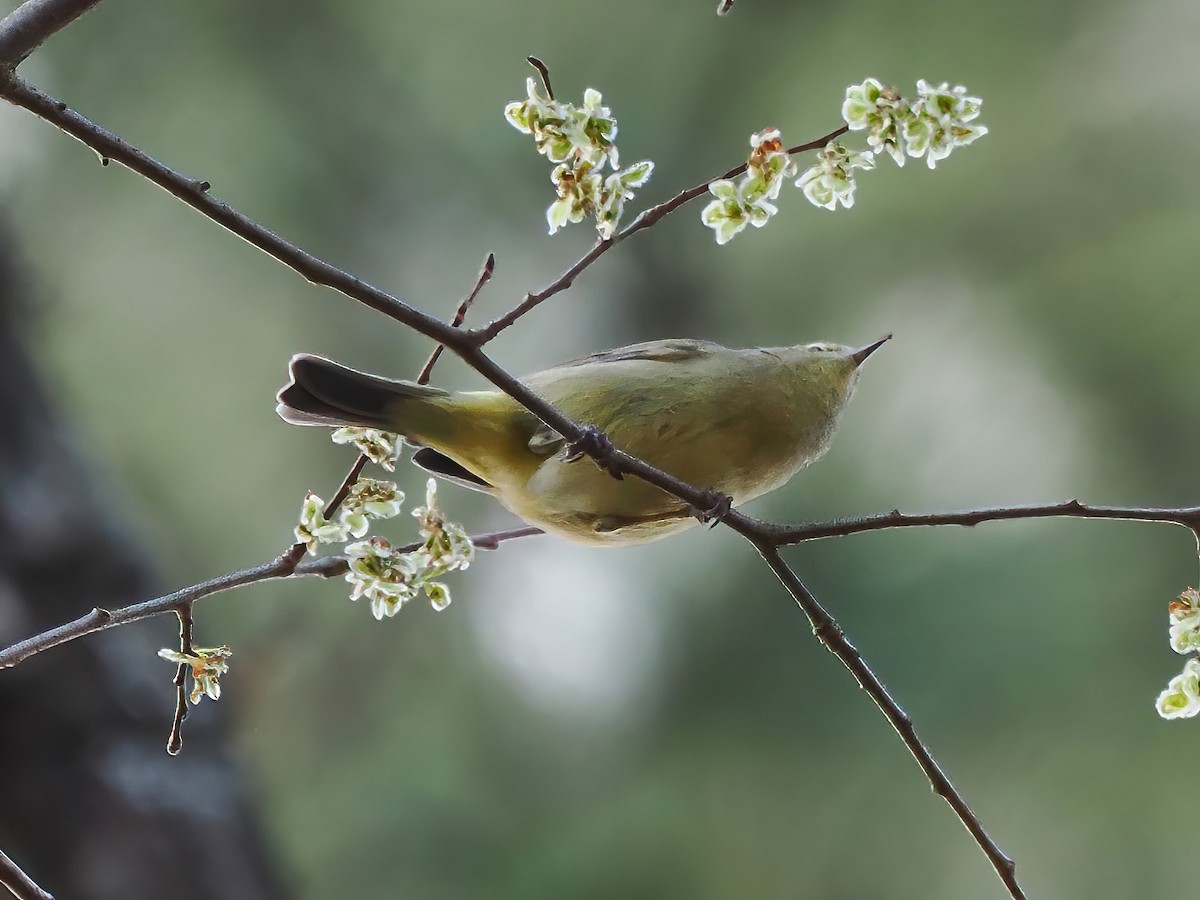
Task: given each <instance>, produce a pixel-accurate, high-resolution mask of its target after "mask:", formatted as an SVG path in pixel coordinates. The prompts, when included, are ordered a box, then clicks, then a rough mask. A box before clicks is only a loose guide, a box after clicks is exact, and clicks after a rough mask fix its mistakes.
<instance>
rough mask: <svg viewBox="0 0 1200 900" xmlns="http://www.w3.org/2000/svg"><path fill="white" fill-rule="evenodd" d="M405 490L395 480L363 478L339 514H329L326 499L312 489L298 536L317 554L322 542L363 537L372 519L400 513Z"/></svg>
mask: <svg viewBox="0 0 1200 900" xmlns="http://www.w3.org/2000/svg"><path fill="white" fill-rule="evenodd" d="M403 505H404V494H403V492H402V491H400V489H399V488H397V487H396V483H395V482H394V481H376V480H375V479H374V478H360V479H358V481H356V482H355V483H354V487H352V488H351V489H350V493H349V494H347V495H346V499H345V501H344V502H343V503H342V506H341V509H340V510H339V511H338V514H337V518H336V519H333V520H332V521H331V520H329V519H326V518H325V512H324V510H325V501H324V500H322V499H321V498H320V497H318V496H317V495H316V494H314V493H313V492H312V491H309V492H308V493H307V494H305V495H304V505H303V506H302V507H301V508H300V523H299V524H298V525H297V526H296V540H297V541H299V542H300V543H302V544H304V545H306V546H307V547H308V552H309V553H311V554H312V555H313V556H316V555H317V552H318V549H319V547H320V545H321V544H340V543H343V542H345V541H348V540H349V539H350V538H351V537H356V538H360V537H362V536H363V535H365V534H366V533H367V531H369V530H370V528H371V525H370V521H371V519H391V518H393V517H395V516H398V515H400V510H401V508H402V507H403Z"/></svg>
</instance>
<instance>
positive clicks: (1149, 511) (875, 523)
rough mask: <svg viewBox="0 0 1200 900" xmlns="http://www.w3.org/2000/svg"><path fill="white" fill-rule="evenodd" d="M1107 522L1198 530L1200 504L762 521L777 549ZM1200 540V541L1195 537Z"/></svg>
mask: <svg viewBox="0 0 1200 900" xmlns="http://www.w3.org/2000/svg"><path fill="white" fill-rule="evenodd" d="M1059 518H1066V519H1111V520H1115V521H1119V522H1165V523H1170V524H1174V525H1182V526H1184V527H1185V528H1189V529H1191V530H1192V532H1193V533H1196V532H1197V530H1198V529H1200V506H1183V507H1176V508H1168V507H1153V506H1146V507H1143V506H1095V505H1092V504H1088V503H1081V502H1080V501H1079V500H1067V501H1066V502H1064V503H1044V504H1035V505H1029V506H995V507H984V508H981V509H967V510H961V511H958V512H935V513H919V514H912V513H902V512H900V510H898V509H893V510H892V511H891V512H885V513H875V514H874V515H869V516H854V517H851V518H845V519H837V520H835V521H832V522H809V523H805V524H801V525H770V524H767V523H760V527H761V530H762V532H763V534H764V536H766V537H768V538H769V539H770V540H771V542H772V543H774V544H776V545H782V544H798V543H800V542H801V541H813V540H818V539H820V538H828V537H843V536H845V535H848V534H860V533H862V532H864V531H882V530H885V529H890V528H917V527H922V528H923V527H930V526H936V525H959V526H965V527H968V528H970V527H974V526H975V525H979V524H980V523H982V522H995V521H1000V520H1005V519H1059ZM1198 540H1200V538H1198Z"/></svg>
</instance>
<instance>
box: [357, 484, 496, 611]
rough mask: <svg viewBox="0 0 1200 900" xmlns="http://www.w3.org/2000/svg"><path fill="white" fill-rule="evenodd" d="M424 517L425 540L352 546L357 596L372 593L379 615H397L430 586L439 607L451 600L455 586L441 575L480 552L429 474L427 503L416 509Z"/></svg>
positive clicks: (429, 593) (369, 596)
mask: <svg viewBox="0 0 1200 900" xmlns="http://www.w3.org/2000/svg"><path fill="white" fill-rule="evenodd" d="M413 515H414V516H416V517H417V519H418V521H419V522H420V531H421V537H422V538H424V541H423V542H422V544H421V546H420V547H418V548H417V549H415V550H412V551H409V552H407V553H401V552H400V551H398V550H396V549H395V548H393V547H392V545H391V544H390V543H388V541H386V540H385V539H383V538H380V537H372V538H370V539H369V540H365V541H359V542H357V543H354V544H350V545H349V546H348V547H346V558H347V559H348V560H349V561H350V571H349V572H348V573H346V580H347V581H348V582H350V584H351V585H353V590H352V592H351V594H350V599H351V600H357V599H358V598H359V597H366V598H367V600H368V601H370V604H371V613H372V615H374V616H375V618H376V619H382V618H383V617H384V616H388V617H391V616H394V615H395V614H396V613H398V612H399V611H400V609H401V607H402V606H404V604H405V603H407V602H408V601H409V600H411V599H413V598H414V597H415V596H417V594H418V593H420V591H422V590H424V591H425V596H427V597H428V598H429V602H430V603H431V604H432V606H433V608H434V609H436V610H443V609H445V608H446V607H447V606H449V605H450V589H449V588H448V587H446V585H445V584H443V583H441V582H439V581H434V579H435V578H440V577H441V576H443V575H445V574H447V573H449V572H454V571H457V570H460V569H466V568H467V567H468V566H469V565H470V564H471V562H472V560H474V558H475V547H474V545H473V544H472V543H471V539H470V538H469V537H467V533H466V531H465V530H464V529H463V527H462V526H461V525H456V524H455V523H453V522H447V521H446V520H445V518H444V517H443V515H442V513H441V511H440V510H439V509H438V507H437V482H435V481H434V480H433V479H432V478H430V479H429V482H428V484H427V485H426V491H425V505H424V506H420V507H417V508H416V509H414V510H413Z"/></svg>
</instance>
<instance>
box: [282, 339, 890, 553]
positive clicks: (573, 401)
mask: <svg viewBox="0 0 1200 900" xmlns="http://www.w3.org/2000/svg"><path fill="white" fill-rule="evenodd" d="M890 337H891V335H888V336H886V337H883V338H881V339H880V340H878V341H875V342H873V343H870V344H867V345H866V346H863V347H859V348H857V349H854V348H850V347H844V346H842V345H840V344H827V343H815V344H800V345H798V346H794V347H776V348H770V349H766V348H750V349H746V350H733V349H730V348H728V347H722V346H721V345H720V344H714V343H710V342H707V341H693V340H665V341H651V342H649V343H645V344H634V345H633V346H631V347H621V348H619V349H617V350H607V351H604V352H603V353H595V354H592V355H591V356H586V357H584V358H583V359H579V360H575V361H574V362H569V363H565V364H563V365H561V366H555V367H554V368H552V369H547V370H546V371H544V372H538V373H537V374H536V375H530V376H528V377H527V378H525V379H523V381H524V382H525V384H527V385H528V386H529V387H530V388H531V389H532V390H533V391H534V392H536V393H537V394H538V395H539V396H541V397H544V398H545V399H546V400H548V401H549V402H550V403H552V404H554V405H555V406H557V407H558V408H559V409H560V410H562V411H563V413H565V414H566V415H567V416H569V417H570V418H571V419H573V420H574V421H576V422H579V423H584V424H589V425H594V426H595V427H596V428H598V429H599V430H600V431H602V432H603V433H604V434H605V435H607V437H608V438H609V439H610V440H611V441H612V443H613V444H614V445H615V446H617V447H618V448H620V449H621V450H624V451H625V452H627V453H630V454H632V455H633V456H636V457H639V458H640V459H643V460H645V461H646V462H647V463H649V464H650V465H652V466H656V467H657V468H659V469H662V470H663V471H665V472H669V473H670V474H672V475H674V476H676V477H677V478H680V479H682V480H683V481H686V482H688V483H689V484H692V485H695V486H696V487H699V488H704V489H711V490H713V491H716V492H719V493H720V494H724V495H727V496H728V497H730V498H731V500H732V502H733V504H734V505H735V506H736V505H739V504H742V503H745V502H746V501H747V500H752V499H754V498H755V497H759V496H761V495H762V494H765V493H767V492H768V491H773V490H775V489H776V488H778V487H780V486H782V485H783V484H785V483H786V482H787V481H788V479H790V478H791V477H792V476H793V475H794V474H796V472H798V471H799V470H800V469H802V468H803V467H804V466H806V465H808V464H809V463H811V462H813V461H814V460H816V459H818V458H819V457H820V456H821V455H822V454H823V453H824V452H825V451H826V450H827V449H828V448H829V443H830V441H831V440H832V438H833V433H834V431H835V430H836V428H837V425H838V420H839V419H840V418H841V413H842V410H843V409H844V408H845V406H846V403H847V401H848V400H849V399H850V396H851V394H853V392H854V386H855V383H856V382H857V381H858V370H859V366H860V365H862V363H863V361H864V360H865V359H866V358H867V357H868V356H870V355H871V353H873V352H874V351H875V350H877V349H878V348H879V347H880V346H881V345H882V344H883V343H884V341H886V340H888V338H890ZM291 376H292V380H291V381H290V382H289V383H288V384H287V385H285V386H284V387H283V389H282V390H281V391H280V392H279V396H278V400H279V406H278V412H279V415H280V416H281V417H282V418H283V419H285V420H286V421H288V422H292V423H294V424H297V425H323V426H327V427H328V426H335V427H340V426H347V425H349V426H359V427H365V428H376V429H381V430H384V431H391V432H396V433H398V434H400V435H402V436H403V437H404V439H405V440H406V441H408V442H409V443H411V444H413V445H414V446H417V447H420V448H421V449H419V450H418V451H417V452H416V454H415V455H414V457H413V461H414V462H415V463H416V464H417V465H419V466H421V467H422V468H424V469H427V470H428V471H430V472H432V473H433V474H435V475H438V476H440V477H442V478H447V479H450V480H452V481H456V482H458V483H460V484H464V485H467V486H468V487H471V488H475V489H476V490H482V491H486V492H487V493H489V494H492V495H493V496H494V497H496V498H497V499H498V500H499V501H500V502H501V503H503V504H504V505H505V506H506V507H508V509H510V510H512V512H514V513H516V514H517V515H518V516H520V517H521V518H523V519H525V520H527V521H529V522H532V523H533V524H535V525H540V526H541V527H542V528H544V529H545V530H546V531H549V532H552V533H554V534H559V535H562V536H563V537H567V538H570V539H572V540H576V541H582V542H584V543H589V544H610V545H614V544H631V543H637V542H641V541H648V540H654V539H657V538H660V537H665V536H666V535H668V534H674V533H675V532H678V531H682V530H684V529H685V528H688V527H690V526H692V525H694V524H696V522H697V519H696V517H695V515H694V512H695V511H694V510H692V509H690V508H689V507H688V505H687V504H686V503H685V502H683V501H682V500H679V499H678V498H677V497H673V496H671V495H670V494H667V493H666V492H664V491H662V490H661V489H659V488H657V487H654V486H653V485H651V484H648V483H646V482H644V481H642V480H641V479H639V478H625V479H622V480H617V479H615V478H613V477H612V476H610V475H609V474H608V473H606V472H604V471H603V470H601V469H600V468H599V467H598V466H595V465H591V464H590V463H588V462H586V461H580V462H569V461H568V460H567V458H566V456H567V454H566V452H565V449H566V442H565V441H564V440H563V438H562V436H561V435H559V434H557V433H556V432H554V431H552V430H551V429H550V428H548V427H547V426H545V425H544V424H542V422H541V421H539V420H538V419H537V417H535V416H534V415H533V414H532V413H530V412H528V411H527V410H526V409H524V408H523V407H522V406H520V405H519V404H518V403H517V402H516V401H515V400H513V399H512V398H511V397H509V396H508V395H507V394H504V393H502V392H500V391H460V392H455V393H450V392H447V391H443V390H439V389H438V388H434V387H429V386H426V385H418V384H414V383H413V382H411V381H393V380H390V379H387V378H381V377H379V376H376V375H367V374H365V373H363V372H358V371H355V370H354V369H348V368H346V367H344V366H341V365H338V364H337V363H335V362H332V361H330V360H328V359H323V358H322V357H319V356H312V355H309V354H299V355H297V356H294V357H292V361H291Z"/></svg>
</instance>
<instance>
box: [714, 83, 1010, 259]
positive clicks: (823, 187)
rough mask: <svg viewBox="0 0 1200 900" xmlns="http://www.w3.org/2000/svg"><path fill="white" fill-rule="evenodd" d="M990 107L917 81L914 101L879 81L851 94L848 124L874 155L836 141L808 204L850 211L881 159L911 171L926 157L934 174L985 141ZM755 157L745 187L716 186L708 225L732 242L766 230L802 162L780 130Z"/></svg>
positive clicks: (808, 192) (800, 182) (761, 139)
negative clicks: (910, 165)
mask: <svg viewBox="0 0 1200 900" xmlns="http://www.w3.org/2000/svg"><path fill="white" fill-rule="evenodd" d="M982 104H983V101H982V100H980V99H979V98H978V97H968V96H967V89H966V88H965V87H963V86H962V85H958V86H956V87H953V88H951V87H950V86H949V84H946V83H943V84H940V85H938V86H937V87H934V86H933V85H931V84H929V83H928V82H927V81H924V80H922V81H918V82H917V99H916V100H913V101H909V100H906V99H905V98H904V97H902V96H900V94H899V92H897V91H896V89H895V88H892V87H888V86H886V85H884V84H882V83H881V82H879V81H877V80H876V79H874V78H868V79H867V80H866V81H864V82H863V83H862V84H854V85H851V86H850V87H848V88H847V89H846V100H845V102H844V103H843V104H842V118H843V119H845V121H846V126H847V128H848V129H849V130H850V131H866V132H867V144H868V145H869V147H870V148H871V149H869V150H862V151H853V150H850V149H847V148H846V147H845V146H844V145H843V144H842V143H841V142H840V141H837V140H833V141H830V142H829V143H827V144H826V145H825V146H824V147H823V148H822V149H821V150H818V151H817V161H816V162H815V163H814V164H813V165H812V166H810V167H809V168H807V169H806V170H805V171H804V172H803V173H801V175H800V177H799V178H798V179H797V180H796V187H798V188H800V190H801V191H802V192H803V193H804V196H805V197H807V198H808V201H809V202H810V203H812V204H813V205H814V206H819V207H821V208H823V209H829V210H833V209H837V208H838V206H842V207H844V208H846V209H849V208H850V207H852V206H853V205H854V197H855V191H856V189H857V187H858V185H857V182H856V180H855V174H854V173H855V170H856V169H862V170H869V169H873V168H875V157H876V155H877V154H880V153H887V154H888V155H889V156H891V157H892V159H894V160H895V161H896V164H897V165H900V166H903V165H904V161H905V160H906V159H907V158H909V157H913V158H921V157H924V159H925V161H926V162H927V163H928V164H929V168H931V169H932V168H935V167H936V166H937V163H938V161H939V160H942V159H945V158H946V157H947V156H949V155H950V153H951V151H952V150H954V148H955V147H964V146H966V145H967V144H970V143H972V142H973V141H975V140H977V139H978V138H980V137H982V136H983V135H985V134H987V131H988V130H987V128H986V127H984V126H983V125H979V124H977V123H975V119H976V118H978V116H979V112H980V109H981V108H982ZM750 147H751V153H750V158H749V159H748V160H747V161H746V172H745V175H744V176H743V177H742V178H741V180H739V181H734V180H732V179H727V178H723V179H718V180H716V181H713V182H711V183H710V184H709V186H708V190H709V193H711V194H712V195H713V197H714V198H715V199H713V200H712V201H711V202H710V203H709V204H708V206H706V207H705V208H704V211H703V212H702V213H701V214H700V220H701V221H702V222H703V223H704V224H705V225H707V226H708V227H709V228H711V229H713V231H714V232H715V233H716V238H717V243H718V244H725V243H728V242H729V241H730V240H732V239H733V236H734V235H736V234H737V233H738V232H740V231H741V230H742V229H744V228H745V227H746V226H747V225H754V226H755V227H758V228H761V227H762V226H763V225H766V224H767V222H768V221H769V220H770V219H771V217H772V216H773V215H775V213H776V212H778V209H777V208H776V206H775V204H774V203H773V202H772V201H774V200H775V199H776V198H777V197H778V196H779V188H780V186H781V185H782V183H783V179H784V178H787V177H791V176H793V175H795V174H796V168H797V167H796V164H795V163H794V162H793V161H792V160H791V158H790V156H789V154H788V152H787V151H786V150H785V149H784V145H783V143H782V141H781V140H780V134H779V131H778V129H775V128H769V129H767V130H765V131H760V132H757V133H756V134H753V135H751V136H750Z"/></svg>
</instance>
